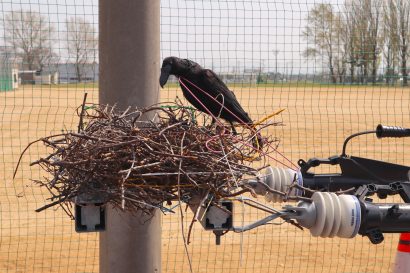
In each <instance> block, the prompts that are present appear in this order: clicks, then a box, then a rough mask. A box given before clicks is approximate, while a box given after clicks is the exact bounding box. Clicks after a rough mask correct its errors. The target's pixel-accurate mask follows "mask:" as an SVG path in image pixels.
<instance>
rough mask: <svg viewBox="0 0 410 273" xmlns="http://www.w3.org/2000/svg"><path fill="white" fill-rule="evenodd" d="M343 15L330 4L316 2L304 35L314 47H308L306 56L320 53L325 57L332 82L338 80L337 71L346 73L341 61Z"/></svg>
mask: <svg viewBox="0 0 410 273" xmlns="http://www.w3.org/2000/svg"><path fill="white" fill-rule="evenodd" d="M342 25H343V24H342V22H341V17H340V16H339V15H338V14H337V13H336V12H334V11H333V8H332V6H331V5H330V4H316V5H315V6H314V7H313V9H312V10H310V11H309V15H308V18H307V26H306V27H305V29H304V31H303V32H302V35H303V36H304V38H305V39H306V40H307V41H308V42H309V43H310V44H313V45H314V46H313V47H308V48H307V49H306V50H305V51H304V52H303V54H302V55H303V56H304V57H305V58H310V57H316V56H318V55H320V56H322V57H324V58H325V60H326V61H327V65H328V68H329V74H330V75H329V76H330V79H331V81H332V83H336V82H337V78H338V75H336V74H337V73H345V72H344V71H345V68H344V67H343V65H342V64H341V63H340V62H342V61H343V60H342V59H343V57H342V56H341V55H343V54H342V53H343V49H342V48H341V46H340V45H341V44H340V41H341V37H340V35H341V33H342V32H341V27H342Z"/></svg>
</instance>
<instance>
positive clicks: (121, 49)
mask: <svg viewBox="0 0 410 273" xmlns="http://www.w3.org/2000/svg"><path fill="white" fill-rule="evenodd" d="M159 16H160V2H159V0H138V1H135V0H127V1H112V0H99V64H100V78H99V101H100V103H102V104H110V105H113V104H116V105H117V107H118V108H119V109H124V108H127V107H128V106H139V107H144V106H148V105H152V104H154V103H156V102H157V101H158V94H159V93H158V91H159V88H158V86H159V84H158V77H159V70H160V63H159V62H160V56H159V47H160V45H159V43H160V38H159V36H160V35H159V31H160V30H159V25H160V23H159V22H160V21H159V20H160V18H159ZM100 272H102V273H115V272H121V273H122V272H126V273H140V272H141V273H142V272H161V218H160V212H159V211H156V213H155V215H154V217H146V216H144V215H142V214H139V213H137V215H132V214H130V213H127V212H123V211H119V210H114V209H113V208H112V207H108V208H107V223H106V231H104V232H101V233H100Z"/></svg>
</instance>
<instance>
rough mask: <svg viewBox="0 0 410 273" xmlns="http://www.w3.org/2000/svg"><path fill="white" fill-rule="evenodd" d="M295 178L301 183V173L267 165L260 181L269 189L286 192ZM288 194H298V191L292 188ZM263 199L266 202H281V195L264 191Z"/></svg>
mask: <svg viewBox="0 0 410 273" xmlns="http://www.w3.org/2000/svg"><path fill="white" fill-rule="evenodd" d="M295 179H296V181H297V182H298V184H299V185H301V186H302V185H303V183H302V175H301V174H300V173H299V172H296V171H294V170H292V169H285V168H279V167H269V168H267V169H266V173H265V176H264V177H263V180H262V181H263V182H264V183H265V184H266V185H268V186H269V187H270V188H271V189H274V190H277V191H281V192H287V191H288V190H289V187H290V185H292V183H293V181H294V180H295ZM290 194H291V195H300V191H299V190H297V189H292V191H291V193H290ZM265 199H266V201H268V202H283V199H282V196H280V195H278V194H274V193H269V192H268V193H266V195H265Z"/></svg>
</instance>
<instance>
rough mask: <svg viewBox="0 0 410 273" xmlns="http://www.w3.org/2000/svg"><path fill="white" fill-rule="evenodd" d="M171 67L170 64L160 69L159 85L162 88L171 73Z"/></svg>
mask: <svg viewBox="0 0 410 273" xmlns="http://www.w3.org/2000/svg"><path fill="white" fill-rule="evenodd" d="M171 68H172V66H171V65H170V64H167V65H164V66H163V67H162V68H161V75H160V76H159V85H161V87H162V88H164V85H165V84H166V83H167V81H168V78H169V73H170V72H171Z"/></svg>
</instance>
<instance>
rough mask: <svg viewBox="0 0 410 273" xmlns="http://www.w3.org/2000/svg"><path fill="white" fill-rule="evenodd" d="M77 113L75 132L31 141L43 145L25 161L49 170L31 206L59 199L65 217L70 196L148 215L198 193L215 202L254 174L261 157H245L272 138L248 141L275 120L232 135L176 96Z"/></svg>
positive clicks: (270, 144)
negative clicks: (44, 151) (44, 193)
mask: <svg viewBox="0 0 410 273" xmlns="http://www.w3.org/2000/svg"><path fill="white" fill-rule="evenodd" d="M80 110H81V111H80ZM78 112H79V113H78V115H79V116H80V123H79V126H78V128H79V130H78V132H76V133H75V132H66V133H62V134H58V135H52V136H48V137H44V138H41V139H39V140H37V141H35V142H41V143H42V144H44V145H45V146H47V147H48V148H49V149H50V150H49V151H50V153H49V154H48V155H47V156H45V157H42V158H40V159H38V160H36V161H35V162H32V163H31V166H34V165H38V166H40V167H41V168H42V169H43V170H44V171H45V172H46V173H48V176H47V175H46V176H45V177H46V178H43V179H42V180H35V182H36V183H37V184H39V185H40V186H42V187H45V188H47V189H48V190H49V192H50V194H51V196H50V198H49V199H48V200H49V202H48V203H47V204H46V205H44V206H43V207H41V208H39V209H37V211H41V210H44V209H46V208H49V207H52V206H55V205H61V206H62V207H63V208H64V210H65V211H66V212H67V213H69V215H71V216H72V214H71V210H70V205H69V204H70V201H75V200H76V198H80V197H81V198H83V197H84V196H88V197H90V196H91V197H92V198H94V199H95V198H96V199H98V200H100V201H101V202H109V203H111V204H112V205H114V206H115V207H120V208H122V209H125V210H129V211H133V212H135V211H137V210H143V211H144V212H146V213H148V214H150V213H152V209H153V208H162V209H164V206H165V204H168V205H170V204H171V202H173V201H175V200H179V201H181V200H182V201H187V200H189V199H190V198H192V197H193V196H203V195H204V193H207V194H211V195H212V196H213V201H212V202H215V203H217V202H218V200H220V199H221V198H227V197H232V196H236V195H239V194H241V193H244V192H246V191H251V190H252V189H250V188H247V186H246V184H243V183H238V182H239V181H240V180H241V179H243V178H245V177H255V176H257V175H258V173H259V170H260V169H261V168H263V165H266V162H265V161H259V163H258V164H253V163H252V162H253V161H255V160H264V159H265V156H266V154H269V153H271V152H272V150H273V149H274V148H275V147H276V145H277V143H278V140H277V139H276V138H274V137H267V138H264V146H263V148H261V147H260V146H259V147H258V149H255V148H254V146H255V142H254V140H253V139H255V134H257V133H260V130H262V129H264V128H266V127H271V126H275V125H278V123H267V124H265V125H263V126H259V127H260V128H259V130H256V129H255V128H246V127H242V128H240V130H239V131H238V132H239V133H238V134H234V133H232V130H231V128H230V127H229V126H225V125H223V124H222V123H221V121H217V122H216V123H215V124H211V122H210V118H209V116H207V115H205V114H203V113H201V112H199V111H195V110H194V109H192V108H190V107H185V106H183V105H182V104H181V103H171V104H170V103H168V104H157V105H153V106H150V107H147V108H144V109H131V108H128V109H127V110H125V111H119V110H118V109H116V108H115V107H111V106H101V105H91V106H84V105H83V107H80V108H79V111H78ZM35 142H33V143H35ZM33 143H31V144H33ZM31 144H30V145H31ZM30 145H29V146H30ZM29 146H28V147H29ZM28 147H27V148H28ZM27 148H26V150H27ZM23 153H24V152H23ZM252 165H258V166H259V168H255V167H252ZM239 184H240V186H238V185H239Z"/></svg>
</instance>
